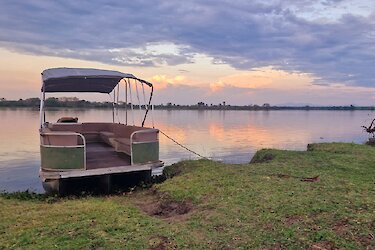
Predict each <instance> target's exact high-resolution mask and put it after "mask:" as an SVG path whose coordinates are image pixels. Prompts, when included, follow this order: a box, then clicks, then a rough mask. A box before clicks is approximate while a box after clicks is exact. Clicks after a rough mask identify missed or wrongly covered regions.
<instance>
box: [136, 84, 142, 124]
mask: <svg viewBox="0 0 375 250" xmlns="http://www.w3.org/2000/svg"><path fill="white" fill-rule="evenodd" d="M137 83H138V82H137V79H134V84H135V90H136V92H137V99H138V106H139V115H140V116H141V122H142V109H141V100H140V99H139V93H138V84H137Z"/></svg>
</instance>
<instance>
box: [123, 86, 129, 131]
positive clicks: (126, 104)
mask: <svg viewBox="0 0 375 250" xmlns="http://www.w3.org/2000/svg"><path fill="white" fill-rule="evenodd" d="M124 82H125V125H128V84H127V83H126V80H125V79H124Z"/></svg>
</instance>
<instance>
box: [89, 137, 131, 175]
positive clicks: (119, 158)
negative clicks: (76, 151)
mask: <svg viewBox="0 0 375 250" xmlns="http://www.w3.org/2000/svg"><path fill="white" fill-rule="evenodd" d="M119 166H130V156H128V155H126V154H122V153H118V152H116V151H115V149H114V148H113V147H111V146H109V145H107V144H106V143H100V142H93V143H87V144H86V168H87V170H90V169H98V168H110V167H119Z"/></svg>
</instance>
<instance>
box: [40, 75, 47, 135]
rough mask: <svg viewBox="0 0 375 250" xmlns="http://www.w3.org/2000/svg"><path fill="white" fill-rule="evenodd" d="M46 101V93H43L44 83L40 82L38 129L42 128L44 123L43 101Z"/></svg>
mask: <svg viewBox="0 0 375 250" xmlns="http://www.w3.org/2000/svg"><path fill="white" fill-rule="evenodd" d="M45 99H46V93H45V92H44V83H43V82H42V92H41V94H40V111H39V118H40V128H41V129H42V128H43V124H44V122H45V116H44V101H45Z"/></svg>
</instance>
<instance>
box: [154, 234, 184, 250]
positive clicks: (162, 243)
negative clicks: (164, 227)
mask: <svg viewBox="0 0 375 250" xmlns="http://www.w3.org/2000/svg"><path fill="white" fill-rule="evenodd" d="M148 245H149V247H148V249H150V250H164V249H176V247H177V246H176V245H175V244H174V242H173V241H172V240H170V239H169V238H168V237H166V236H161V235H157V236H153V237H151V238H150V239H149V241H148Z"/></svg>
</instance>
